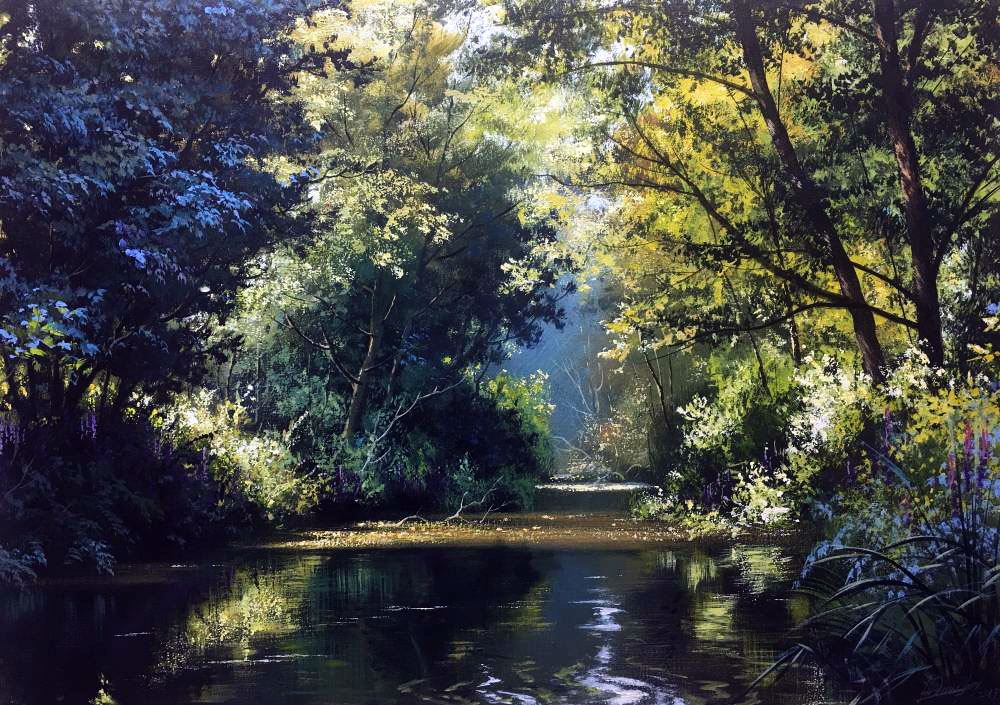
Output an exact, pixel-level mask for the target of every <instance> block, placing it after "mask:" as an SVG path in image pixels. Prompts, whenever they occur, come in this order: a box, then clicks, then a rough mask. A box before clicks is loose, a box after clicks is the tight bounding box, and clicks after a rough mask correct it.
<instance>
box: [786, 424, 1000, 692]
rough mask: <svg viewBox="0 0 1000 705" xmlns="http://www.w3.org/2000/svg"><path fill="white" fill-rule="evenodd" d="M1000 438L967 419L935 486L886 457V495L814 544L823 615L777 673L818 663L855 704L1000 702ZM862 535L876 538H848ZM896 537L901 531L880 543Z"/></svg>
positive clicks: (813, 588)
mask: <svg viewBox="0 0 1000 705" xmlns="http://www.w3.org/2000/svg"><path fill="white" fill-rule="evenodd" d="M997 438H998V435H997V433H996V432H995V431H992V432H987V431H983V432H982V433H980V434H979V435H978V436H977V435H976V434H975V433H974V432H973V429H972V426H971V424H970V425H966V427H965V431H964V441H963V443H962V445H961V446H960V447H959V448H958V449H956V450H953V451H952V452H951V453H949V455H948V459H947V461H946V462H945V463H944V467H943V468H942V469H941V471H940V472H939V473H938V474H936V475H933V476H931V477H930V479H929V481H928V480H926V479H925V476H924V475H923V474H921V473H910V472H906V471H905V470H904V469H903V468H902V467H901V466H899V465H898V464H897V463H896V462H895V461H893V460H892V459H890V458H889V457H888V455H884V454H881V453H880V454H879V455H878V462H879V465H880V467H881V468H882V470H883V471H884V472H885V473H886V474H887V477H886V480H885V483H886V490H885V492H884V494H883V496H882V497H881V499H882V501H878V502H873V503H872V505H871V509H870V510H869V511H868V512H866V513H865V515H864V516H861V517H857V518H856V519H855V520H854V522H850V523H849V525H848V526H847V527H845V529H846V530H844V529H842V530H841V532H840V534H839V535H838V537H836V538H835V539H833V540H832V541H829V542H824V543H822V544H820V545H819V546H818V547H817V549H816V550H815V552H814V558H813V560H811V561H810V562H809V563H808V564H807V566H806V569H805V571H804V580H803V583H802V590H803V591H804V592H805V593H806V594H808V595H810V596H812V597H813V598H814V600H815V610H814V612H815V613H814V614H813V616H812V617H810V618H809V619H808V620H807V621H806V622H805V623H803V624H802V625H801V626H800V627H799V629H798V632H799V643H798V644H797V645H796V646H795V647H793V648H792V649H790V650H789V651H788V652H786V653H785V655H784V656H783V657H782V658H781V659H779V661H778V662H777V663H776V664H775V665H774V666H772V669H773V670H778V671H780V670H783V669H785V668H787V667H788V666H790V665H792V664H794V663H796V662H798V661H800V660H802V659H809V658H811V659H814V660H816V661H818V662H820V663H821V664H822V665H824V666H825V667H826V669H827V671H828V673H830V674H831V675H832V676H833V677H834V678H835V679H836V680H838V681H839V682H841V683H842V684H844V685H846V686H849V687H851V688H853V689H855V690H856V691H857V693H858V695H857V697H856V698H855V701H854V702H856V703H873V702H889V703H911V702H916V701H917V699H918V697H919V701H920V702H941V703H945V702H948V703H953V702H970V703H971V702H982V703H986V702H995V700H993V699H994V698H995V697H996V696H997V694H998V693H1000V690H998V688H1000V474H998V473H997V463H996V461H995V458H994V448H995V446H996V443H997ZM879 514H881V515H882V516H883V517H888V520H885V519H883V520H882V521H879V520H877V519H876V517H878V515H879ZM852 535H853V537H854V538H859V537H861V536H867V537H869V540H868V541H860V542H858V541H853V540H848V539H845V537H849V536H852ZM893 535H896V536H901V537H900V538H897V539H896V540H892V539H890V540H889V541H888V542H883V543H876V542H875V541H877V537H880V536H881V537H892V536H893ZM845 540H847V543H845Z"/></svg>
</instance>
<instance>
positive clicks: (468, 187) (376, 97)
mask: <svg viewBox="0 0 1000 705" xmlns="http://www.w3.org/2000/svg"><path fill="white" fill-rule="evenodd" d="M303 32H305V34H306V35H307V36H308V37H309V39H304V40H303V41H309V42H316V43H322V42H326V43H329V44H330V45H332V46H339V45H340V44H341V43H344V44H350V43H353V42H355V41H357V40H356V37H359V36H364V37H365V39H366V41H367V42H369V44H368V46H369V47H374V48H373V49H371V52H372V53H371V54H370V56H363V55H361V54H358V55H357V56H358V58H359V59H365V60H366V63H365V65H364V66H363V67H359V68H358V69H357V71H355V72H341V73H339V74H337V75H335V76H331V77H328V78H324V77H310V78H309V79H308V80H304V81H303V85H302V89H301V95H302V96H303V98H304V100H305V101H306V104H307V106H308V117H309V119H310V120H311V121H312V122H313V124H315V125H317V126H318V127H319V129H320V130H321V131H322V134H323V139H322V143H321V144H322V149H321V150H319V151H318V152H317V153H316V154H315V155H314V157H313V159H312V163H311V166H312V172H313V174H314V179H313V189H312V195H313V203H314V214H315V222H314V229H313V232H314V236H313V239H312V240H311V241H310V242H309V243H308V244H306V245H304V246H301V247H298V246H296V247H294V248H289V249H287V250H284V251H282V252H281V253H279V254H278V255H277V256H276V257H275V258H274V259H273V260H272V269H271V272H270V274H269V275H268V276H267V277H266V278H265V279H263V280H262V281H261V282H260V284H259V285H258V286H257V287H255V290H254V292H249V293H248V294H247V298H246V300H247V301H248V302H249V303H248V306H247V308H246V309H245V311H246V314H247V316H248V317H250V318H254V319H255V320H258V321H262V320H263V321H266V320H270V321H272V322H273V323H274V325H276V326H279V327H281V328H284V331H275V330H274V328H273V326H272V328H271V330H270V331H269V332H267V333H266V334H265V336H266V337H270V340H271V341H272V342H273V343H274V344H275V345H276V346H278V347H281V348H284V347H286V346H291V347H292V348H299V349H300V351H302V352H305V351H310V352H309V353H308V354H307V355H306V357H308V359H309V360H311V362H310V363H309V366H311V367H312V368H313V369H315V368H316V367H317V366H319V367H320V368H321V369H322V370H323V371H322V372H320V373H319V376H320V377H322V378H323V380H324V381H323V382H322V383H321V384H323V385H325V386H326V387H327V388H328V389H330V390H331V391H332V392H335V393H336V394H337V395H338V396H339V395H343V397H344V398H345V400H346V401H345V407H346V408H345V409H344V414H343V423H342V425H341V426H340V435H341V437H342V438H343V439H344V440H345V441H347V442H349V443H356V442H357V441H358V438H359V437H360V436H362V435H372V433H373V431H372V430H371V429H369V430H368V433H367V434H366V431H365V420H366V417H367V416H368V415H369V410H370V409H371V408H372V406H373V405H374V407H375V408H376V409H383V408H386V406H387V405H388V404H389V403H390V402H392V401H393V400H394V399H395V398H396V397H399V396H400V394H405V395H407V396H409V397H410V398H419V397H421V396H422V395H426V394H428V393H431V390H434V389H437V390H442V389H445V388H447V387H449V386H452V385H454V384H458V383H462V382H463V380H465V375H466V372H467V371H468V370H469V369H470V368H475V369H477V370H479V373H480V376H481V375H482V374H485V372H486V370H487V369H488V368H490V367H492V366H495V365H496V364H497V363H499V362H500V361H502V360H503V359H504V356H505V355H506V353H507V346H508V345H509V344H514V343H521V344H531V343H532V342H533V341H534V340H536V339H537V336H538V334H539V332H540V324H541V323H542V322H545V321H553V320H557V319H558V317H559V315H560V314H559V310H558V305H557V302H558V297H559V295H560V294H559V290H558V288H557V287H556V280H555V274H554V273H553V272H552V271H551V270H549V269H547V268H545V267H538V268H537V274H538V276H537V278H536V280H535V281H533V282H532V283H530V284H528V285H526V286H515V285H514V284H513V283H512V281H511V279H512V277H511V275H510V274H509V272H508V269H507V265H508V264H509V263H510V262H511V261H515V260H517V261H522V264H523V263H524V262H523V261H528V262H530V261H532V255H531V246H532V245H533V244H535V243H537V242H538V241H540V240H545V239H548V238H551V237H552V233H551V232H550V231H549V230H548V229H547V228H546V227H545V224H544V222H527V221H522V219H521V218H520V217H519V215H520V213H519V208H518V206H519V202H518V194H517V192H518V189H520V188H522V187H523V184H524V183H525V181H526V179H527V178H528V170H527V167H526V164H527V154H528V153H530V151H531V149H532V148H533V146H532V145H531V144H530V143H529V142H527V140H525V139H524V135H519V134H518V131H517V130H515V129H512V126H511V124H510V123H507V122H505V120H504V118H503V117H499V116H497V115H495V114H493V113H492V104H494V103H495V102H496V100H497V98H496V97H495V95H491V93H490V88H489V87H488V86H482V85H477V84H476V83H475V82H474V81H473V80H472V78H471V77H470V76H469V75H468V74H467V73H466V72H465V71H464V68H463V64H462V62H463V57H464V53H465V40H466V36H465V35H464V33H462V32H460V31H454V30H448V29H446V28H445V27H444V26H443V25H442V23H441V22H439V21H438V19H437V17H436V16H435V15H434V14H433V12H432V11H431V10H430V9H428V8H427V7H424V6H423V5H416V6H413V7H406V8H405V9H401V8H400V7H399V6H398V5H397V4H395V3H392V2H387V3H375V4H373V5H369V6H365V7H363V8H358V11H357V12H353V13H352V14H351V15H350V16H349V17H348V16H342V15H328V16H325V17H324V16H319V17H317V20H316V24H315V27H314V28H310V29H305V30H303ZM362 78H363V83H364V85H363V86H360V87H359V83H361V82H362ZM281 358H282V359H285V358H284V355H282V356H281ZM299 359H300V360H303V361H304V360H305V358H304V357H299ZM266 364H268V363H265V365H266ZM258 393H260V390H258ZM262 403H266V402H262ZM274 421H275V422H279V423H287V422H288V421H290V419H287V418H285V419H281V418H280V415H279V417H276V418H275V419H274Z"/></svg>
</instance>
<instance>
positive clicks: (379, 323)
mask: <svg viewBox="0 0 1000 705" xmlns="http://www.w3.org/2000/svg"><path fill="white" fill-rule="evenodd" d="M381 297H382V287H381V286H379V285H378V284H376V285H375V287H374V289H373V291H372V301H371V315H370V316H369V321H368V349H367V350H366V351H365V358H364V360H363V361H362V363H361V367H360V368H359V369H358V374H357V375H356V377H355V380H354V382H353V383H352V384H351V403H350V405H349V406H348V407H347V421H346V422H345V423H344V430H343V431H342V432H341V436H342V437H343V438H345V439H347V440H350V439H352V438H354V436H355V435H356V434H357V433H358V431H360V430H361V427H362V424H363V423H364V420H365V411H366V409H367V406H368V390H369V388H370V387H371V383H372V377H373V376H374V371H375V369H376V368H377V367H378V364H379V359H378V358H379V355H380V354H381V350H382V339H383V337H384V333H385V314H384V313H383V312H382V307H381V306H380V305H379V302H380V300H381Z"/></svg>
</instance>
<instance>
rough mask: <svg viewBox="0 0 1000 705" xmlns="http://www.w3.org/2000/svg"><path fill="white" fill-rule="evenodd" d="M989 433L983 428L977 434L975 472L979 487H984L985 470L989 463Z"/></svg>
mask: <svg viewBox="0 0 1000 705" xmlns="http://www.w3.org/2000/svg"><path fill="white" fill-rule="evenodd" d="M991 451H992V448H991V447H990V435H989V434H988V433H986V431H985V429H984V430H983V432H982V433H980V434H979V468H978V470H977V472H976V484H977V485H978V486H979V488H980V489H983V488H984V487H986V470H987V469H988V468H989V465H990V454H991Z"/></svg>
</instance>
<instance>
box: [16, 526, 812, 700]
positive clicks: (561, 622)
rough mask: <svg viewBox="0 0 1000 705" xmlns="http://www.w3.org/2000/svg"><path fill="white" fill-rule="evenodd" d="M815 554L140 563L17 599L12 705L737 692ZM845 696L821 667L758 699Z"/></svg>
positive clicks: (449, 550) (738, 549)
mask: <svg viewBox="0 0 1000 705" xmlns="http://www.w3.org/2000/svg"><path fill="white" fill-rule="evenodd" d="M800 556H801V549H800V548H794V547H787V546H778V545H767V544H758V543H753V542H750V543H737V544H735V545H733V544H724V543H715V544H711V545H699V544H695V543H684V542H678V543H676V544H675V545H663V544H662V543H656V544H653V543H650V544H648V545H644V544H642V543H641V542H639V543H633V544H631V545H628V546H622V547H620V546H616V545H614V544H608V543H607V542H604V543H601V544H595V545H592V546H588V545H586V544H585V543H577V544H573V545H565V546H560V545H546V544H544V542H540V543H537V544H536V543H531V542H525V543H523V544H520V545H465V544H461V543H457V544H455V545H449V544H448V543H443V544H438V545H409V546H394V545H393V544H392V543H391V542H390V543H389V544H387V545H383V546H379V547H367V548H351V547H346V548H339V549H333V550H331V549H324V548H322V547H315V546H313V547H310V544H308V543H305V544H304V547H303V546H299V547H292V548H289V547H288V545H284V544H280V543H279V544H266V545H264V546H257V547H254V546H241V547H233V548H231V549H228V550H227V551H225V552H224V553H221V554H219V555H216V556H215V557H213V558H212V559H208V560H203V561H198V562H194V563H190V564H187V563H172V564H167V563H161V564H141V565H138V564H137V565H126V566H121V567H120V569H119V571H118V572H117V574H116V575H115V576H114V577H101V578H88V579H72V580H70V579H62V580H51V581H48V582H45V583H43V584H41V585H37V586H34V587H32V588H29V589H26V590H23V591H20V592H8V593H5V594H3V595H0V703H3V704H4V705H7V704H10V705H15V704H16V705H45V704H48V703H53V704H62V705H68V704H71V703H89V702H99V703H100V702H106V703H110V702H117V703H120V704H121V705H133V704H135V705H158V704H161V703H162V704H164V705H166V704H169V705H183V704H185V703H245V704H259V705H276V704H278V703H281V704H292V703H295V704H302V705H306V704H309V705H312V704H317V705H318V704H319V703H323V704H325V705H348V704H350V705H368V704H371V705H389V704H400V705H402V704H416V703H421V704H426V703H430V704H435V703H436V704H440V705H465V704H469V703H483V704H486V703H510V704H511V705H536V704H538V705H547V704H553V705H591V704H594V705H596V704H598V703H606V704H608V705H646V704H669V705H697V704H701V703H715V702H725V701H726V700H728V699H730V698H732V697H733V696H736V695H738V694H739V693H741V692H742V691H743V690H744V688H745V686H746V685H747V684H748V683H749V682H750V681H751V680H753V678H754V677H755V676H756V674H757V673H759V672H760V671H761V670H762V669H763V668H764V667H765V666H766V665H767V663H769V662H770V660H771V659H772V658H774V657H775V655H776V654H777V653H778V652H779V650H780V648H781V644H782V643H783V641H782V640H783V639H784V638H785V634H786V632H787V630H788V628H789V627H790V626H791V625H792V624H793V622H794V620H795V619H796V618H800V617H801V612H802V611H803V610H804V605H803V604H802V603H801V602H800V601H799V599H798V598H795V597H793V596H790V593H789V590H788V588H789V585H790V579H791V578H792V577H793V576H794V574H795V573H796V572H797V571H798V569H799V566H800V563H801V558H800ZM102 689H103V691H102ZM102 698H103V700H102ZM828 698H829V695H828V694H827V693H826V692H825V691H824V688H823V686H822V682H821V680H820V679H819V677H818V675H817V674H816V673H815V672H814V671H812V670H808V669H803V670H800V671H798V672H796V673H794V674H793V675H792V676H789V677H788V678H787V679H785V680H783V681H782V682H780V683H779V684H778V685H777V686H775V687H772V688H770V689H767V690H764V691H762V692H759V693H754V694H751V695H750V696H748V697H747V698H746V699H745V700H743V701H742V702H746V703H769V704H774V705H779V704H782V705H783V704H793V703H794V704H795V705H809V704H817V703H822V702H828Z"/></svg>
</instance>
